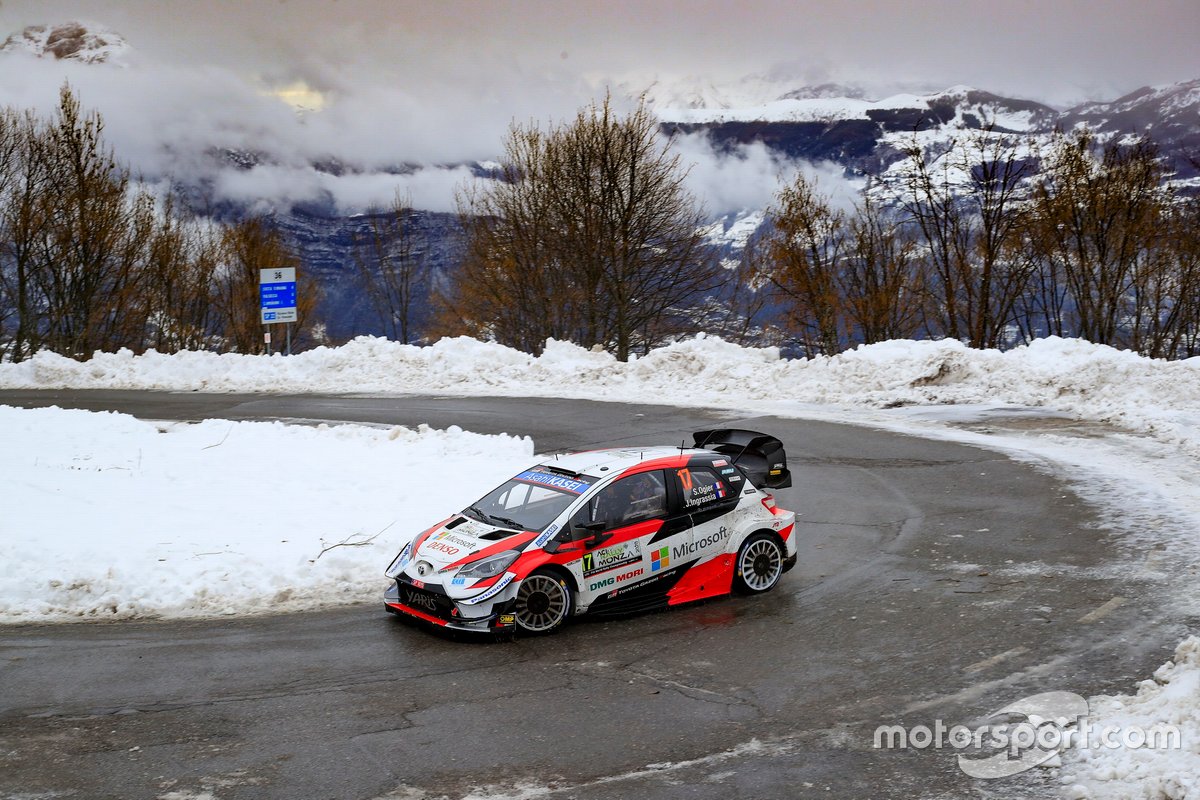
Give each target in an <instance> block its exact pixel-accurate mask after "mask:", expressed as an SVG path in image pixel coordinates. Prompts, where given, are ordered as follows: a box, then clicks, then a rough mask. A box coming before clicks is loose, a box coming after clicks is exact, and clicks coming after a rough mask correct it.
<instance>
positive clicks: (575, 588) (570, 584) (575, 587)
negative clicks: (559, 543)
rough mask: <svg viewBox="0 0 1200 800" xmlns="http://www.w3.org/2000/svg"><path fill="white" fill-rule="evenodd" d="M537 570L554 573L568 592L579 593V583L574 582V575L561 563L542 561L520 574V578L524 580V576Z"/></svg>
mask: <svg viewBox="0 0 1200 800" xmlns="http://www.w3.org/2000/svg"><path fill="white" fill-rule="evenodd" d="M538 570H540V571H542V572H552V573H554V574H555V575H556V576H558V577H559V578H560V579H561V580H562V581H563V582H564V583H565V584H566V585H567V589H568V590H570V592H571V593H572V594H574V595H578V594H579V584H578V583H576V581H575V576H574V575H572V574H571V571H570V570H568V569H567V568H566V567H564V566H563V565H562V564H555V563H552V562H545V561H543V562H542V563H540V564H537V565H536V566H534V567H532V568H531V569H530V570H529V571H528V572H526V573H525V575H524V576H522V578H521V580H525V578H526V577H528V576H529V575H532V574H533V573H534V572H535V571H538Z"/></svg>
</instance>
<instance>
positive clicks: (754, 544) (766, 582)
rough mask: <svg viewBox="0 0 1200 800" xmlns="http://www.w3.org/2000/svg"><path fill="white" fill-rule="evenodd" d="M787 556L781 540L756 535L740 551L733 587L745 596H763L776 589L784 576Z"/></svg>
mask: <svg viewBox="0 0 1200 800" xmlns="http://www.w3.org/2000/svg"><path fill="white" fill-rule="evenodd" d="M784 557H785V554H784V552H783V547H782V545H780V544H779V540H778V539H776V538H775V537H774V536H771V535H770V534H768V533H756V534H754V535H753V536H751V537H750V538H748V539H747V540H746V541H745V542H743V543H742V546H741V547H740V548H739V549H738V554H737V562H736V564H737V566H736V568H735V572H734V577H733V585H734V588H736V589H737V590H738V591H739V592H742V593H743V594H761V593H762V592H766V591H770V590H771V589H774V588H775V584H777V583H779V578H780V577H781V576H782V575H783V561H784Z"/></svg>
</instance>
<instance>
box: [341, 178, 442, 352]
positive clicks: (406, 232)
mask: <svg viewBox="0 0 1200 800" xmlns="http://www.w3.org/2000/svg"><path fill="white" fill-rule="evenodd" d="M412 214H413V210H412V203H411V201H410V200H409V199H408V198H405V197H402V196H401V195H400V194H399V193H397V194H396V196H395V197H394V198H393V200H392V203H391V205H389V206H388V207H387V208H386V209H384V210H383V211H381V212H378V213H372V214H369V215H368V216H367V222H366V230H364V231H361V232H359V233H357V234H355V236H354V247H353V257H354V265H355V267H356V268H357V270H358V276H359V280H360V282H361V283H362V286H363V292H364V293H365V295H366V297H367V299H368V301H369V302H370V303H371V307H372V308H373V309H374V311H375V315H376V317H377V318H378V319H379V323H380V324H381V325H382V326H383V328H384V332H385V334H386V335H387V336H388V338H390V339H395V340H397V341H400V342H411V341H412V340H413V338H414V337H413V332H414V331H413V312H414V303H415V301H416V299H417V298H418V297H419V296H420V295H421V293H422V292H423V291H424V289H425V287H426V283H427V281H426V277H427V268H426V264H425V260H424V258H423V254H422V253H421V252H420V251H419V249H418V248H417V246H416V241H415V236H414V233H413V225H412Z"/></svg>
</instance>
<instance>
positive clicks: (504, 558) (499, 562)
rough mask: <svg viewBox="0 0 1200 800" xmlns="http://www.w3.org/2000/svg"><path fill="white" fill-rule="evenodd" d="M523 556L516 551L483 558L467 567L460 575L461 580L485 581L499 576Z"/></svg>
mask: <svg viewBox="0 0 1200 800" xmlns="http://www.w3.org/2000/svg"><path fill="white" fill-rule="evenodd" d="M520 555H521V554H520V553H519V552H517V551H516V550H505V551H504V552H503V553H497V554H496V555H494V556H489V557H487V558H481V559H479V560H478V561H475V562H473V563H471V564H468V565H466V566H465V567H463V568H462V570H461V571H459V573H458V577H460V578H474V579H475V580H483V579H484V578H491V577H494V576H496V575H499V574H500V573H501V572H504V570H506V569H508V568H509V566H510V565H511V564H512V563H513V562H514V561H516V560H517V558H518V557H519V556H520Z"/></svg>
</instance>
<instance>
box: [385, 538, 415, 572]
mask: <svg viewBox="0 0 1200 800" xmlns="http://www.w3.org/2000/svg"><path fill="white" fill-rule="evenodd" d="M412 552H413V543H412V542H409V543H408V544H407V545H405V547H404V549H403V550H401V551H400V555H398V556H396V560H395V561H393V562H392V565H391V566H390V567H388V568H387V570H385V571H384V573H383V574H384V575H387V576H388V577H389V578H395V577H397V576H399V575H400V572H401V571H402V570H403V569H404V567H405V565H407V564H408V561H409V559H410V558H412Z"/></svg>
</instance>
